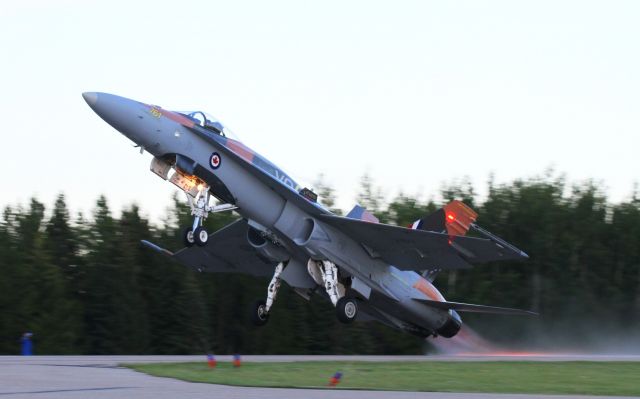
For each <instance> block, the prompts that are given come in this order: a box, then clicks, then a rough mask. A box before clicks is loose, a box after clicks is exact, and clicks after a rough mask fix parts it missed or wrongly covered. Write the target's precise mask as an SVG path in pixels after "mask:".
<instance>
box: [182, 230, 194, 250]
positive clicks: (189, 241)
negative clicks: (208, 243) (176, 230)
mask: <svg viewBox="0 0 640 399" xmlns="http://www.w3.org/2000/svg"><path fill="white" fill-rule="evenodd" d="M182 241H184V245H186V246H187V247H192V246H193V244H195V243H196V241H195V238H194V236H193V230H191V227H187V228H186V229H184V234H183V235H182Z"/></svg>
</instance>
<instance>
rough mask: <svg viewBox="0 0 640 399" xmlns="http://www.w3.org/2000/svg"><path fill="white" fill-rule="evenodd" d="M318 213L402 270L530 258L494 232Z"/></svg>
mask: <svg viewBox="0 0 640 399" xmlns="http://www.w3.org/2000/svg"><path fill="white" fill-rule="evenodd" d="M317 217H318V218H319V219H321V220H323V221H324V222H326V223H327V224H329V225H331V226H333V227H335V228H338V229H340V230H341V231H343V232H345V233H347V234H349V235H350V236H351V237H352V238H353V239H355V240H356V241H358V242H360V243H361V244H363V246H364V247H365V249H366V250H367V251H368V252H369V254H370V255H371V256H373V257H379V258H381V259H383V260H384V261H385V262H387V263H389V264H391V265H393V266H395V267H397V268H399V269H402V270H425V269H433V268H439V269H443V270H452V269H468V268H471V265H470V264H469V263H484V262H491V261H499V260H522V259H526V258H528V256H527V255H526V254H525V253H524V252H522V251H520V250H519V249H517V248H515V247H514V246H512V245H510V244H507V243H505V242H504V241H502V240H500V239H498V238H497V237H495V236H491V237H490V238H489V239H484V238H473V237H463V236H450V235H448V234H443V233H436V232H432V231H425V230H413V229H407V228H404V227H398V226H391V225H388V224H377V223H371V222H366V221H362V220H356V219H350V218H344V217H340V216H333V215H318V216H317Z"/></svg>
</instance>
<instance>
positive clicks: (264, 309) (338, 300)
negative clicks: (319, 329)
mask: <svg viewBox="0 0 640 399" xmlns="http://www.w3.org/2000/svg"><path fill="white" fill-rule="evenodd" d="M286 265H287V262H281V263H279V264H278V266H276V269H275V271H274V272H273V277H272V278H271V282H270V283H269V288H268V289H267V300H266V301H265V300H263V299H260V300H258V301H256V302H254V304H253V306H252V308H251V322H252V323H253V324H254V325H256V326H263V325H265V324H267V321H269V311H270V310H271V307H272V306H273V302H274V301H275V300H276V296H277V295H278V289H279V288H280V282H281V278H280V275H281V274H282V271H283V270H284V268H285V267H286ZM307 270H308V271H309V274H310V275H311V277H312V278H313V279H314V281H315V282H316V283H317V284H318V285H320V286H324V289H325V291H326V292H327V295H328V296H329V299H331V303H333V305H334V306H335V307H336V316H337V317H338V320H339V321H341V322H342V323H345V324H349V323H353V322H354V321H355V320H356V318H357V317H358V301H357V299H356V298H353V297H351V296H348V295H346V288H345V286H344V284H342V283H341V282H340V281H339V278H338V267H337V266H336V265H335V264H334V263H333V262H330V261H328V260H322V261H316V260H313V259H310V260H309V262H308V264H307Z"/></svg>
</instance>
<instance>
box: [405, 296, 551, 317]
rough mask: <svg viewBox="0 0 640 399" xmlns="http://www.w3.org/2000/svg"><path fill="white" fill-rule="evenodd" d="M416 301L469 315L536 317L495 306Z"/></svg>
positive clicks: (523, 311) (419, 299) (527, 312)
mask: <svg viewBox="0 0 640 399" xmlns="http://www.w3.org/2000/svg"><path fill="white" fill-rule="evenodd" d="M413 299H414V300H416V301H419V302H422V303H424V304H427V305H429V306H433V307H434V308H438V309H443V310H449V309H451V310H455V311H456V312H471V313H495V314H513V315H523V316H538V313H536V312H532V311H530V310H522V309H513V308H499V307H496V306H486V305H474V304H470V303H459V302H439V301H432V300H429V299H422V298H413Z"/></svg>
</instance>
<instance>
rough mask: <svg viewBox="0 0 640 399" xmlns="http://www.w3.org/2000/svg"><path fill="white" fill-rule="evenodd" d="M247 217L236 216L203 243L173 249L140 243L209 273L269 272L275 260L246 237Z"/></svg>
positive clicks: (267, 274) (257, 273) (265, 273)
mask: <svg viewBox="0 0 640 399" xmlns="http://www.w3.org/2000/svg"><path fill="white" fill-rule="evenodd" d="M246 234H247V221H246V220H244V219H240V220H237V221H235V222H233V223H231V224H229V225H227V226H225V227H223V228H222V229H220V230H218V231H216V232H215V233H213V234H211V235H209V241H208V243H207V245H206V246H204V247H199V246H197V245H194V246H193V247H188V248H183V249H181V250H179V251H177V252H176V253H172V252H170V251H167V250H165V249H163V248H160V247H158V246H157V245H155V244H153V243H150V242H148V241H143V242H142V243H143V244H144V245H146V246H147V247H149V248H151V249H154V250H156V251H158V252H161V253H163V254H165V255H167V256H169V257H170V258H172V259H174V260H176V261H178V262H180V263H182V264H183V265H185V266H187V267H190V268H192V269H195V270H197V271H202V272H208V273H243V274H250V275H253V276H260V277H261V276H271V275H273V269H274V267H275V265H276V262H271V261H268V260H266V259H263V258H262V257H260V256H258V253H257V252H256V250H255V249H253V247H252V246H251V245H249V243H248V241H247V238H246Z"/></svg>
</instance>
